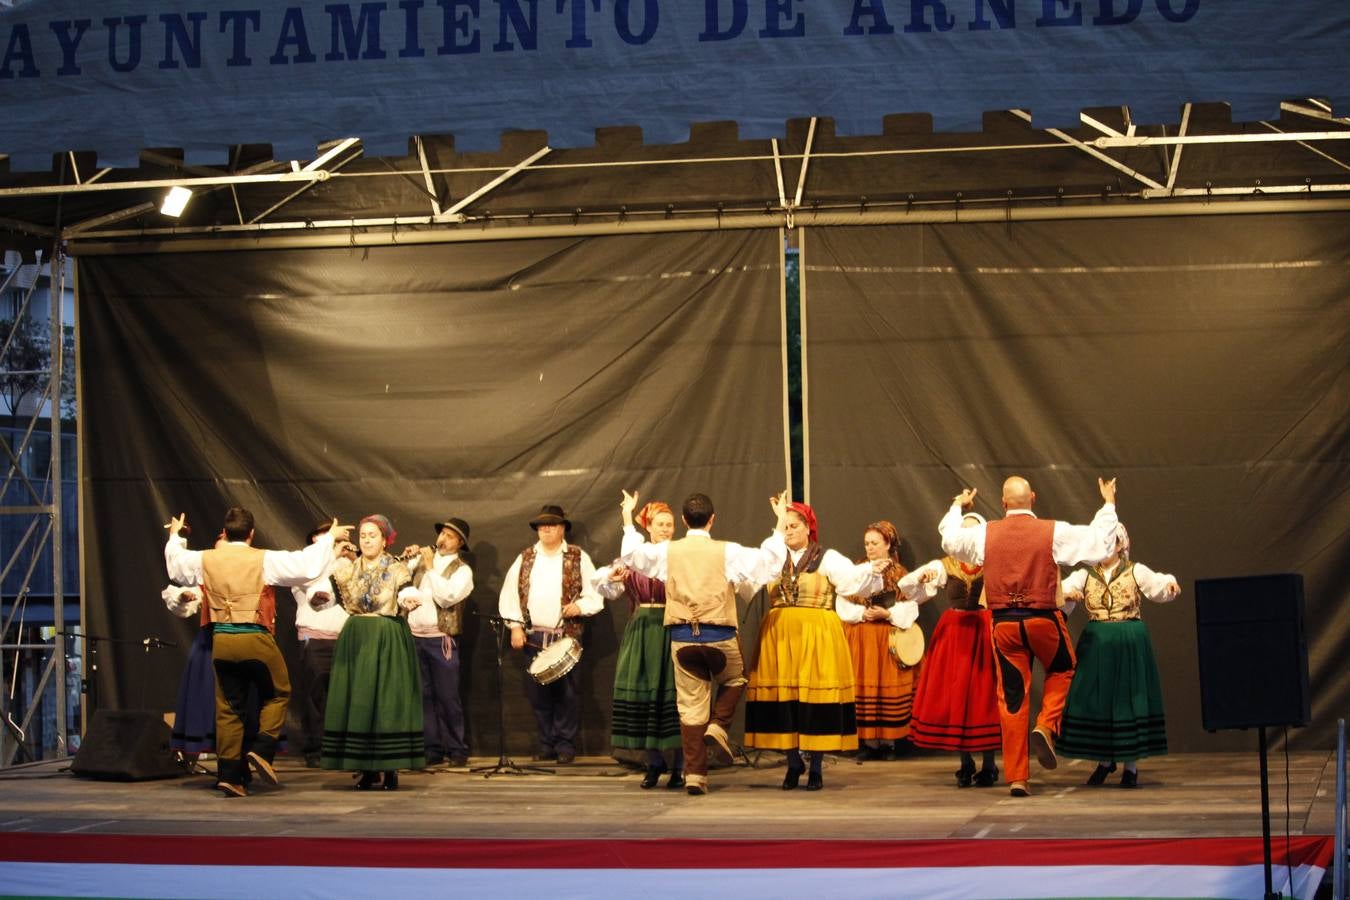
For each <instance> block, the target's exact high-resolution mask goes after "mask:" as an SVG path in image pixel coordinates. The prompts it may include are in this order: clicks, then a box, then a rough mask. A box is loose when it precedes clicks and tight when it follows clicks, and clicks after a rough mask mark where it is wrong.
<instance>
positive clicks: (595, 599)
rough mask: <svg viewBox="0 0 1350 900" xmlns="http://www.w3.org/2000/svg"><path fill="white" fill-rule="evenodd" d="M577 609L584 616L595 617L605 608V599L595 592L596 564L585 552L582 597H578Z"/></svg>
mask: <svg viewBox="0 0 1350 900" xmlns="http://www.w3.org/2000/svg"><path fill="white" fill-rule="evenodd" d="M577 608H578V609H580V610H581V614H582V615H583V616H593V615H595V614H596V613H598V612H599V611H600V610H602V609H604V608H605V598H604V597H601V596H600V595H599V594H598V593H596V590H595V563H593V562H591V557H590V555H589V554H587V553H586V551H585V550H582V551H581V595H580V596H579V597H577Z"/></svg>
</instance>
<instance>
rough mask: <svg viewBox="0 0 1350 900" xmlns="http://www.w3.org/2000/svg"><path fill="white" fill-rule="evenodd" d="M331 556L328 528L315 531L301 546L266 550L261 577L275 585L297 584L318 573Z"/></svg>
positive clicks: (314, 577)
mask: <svg viewBox="0 0 1350 900" xmlns="http://www.w3.org/2000/svg"><path fill="white" fill-rule="evenodd" d="M332 558H333V534H332V532H325V533H324V534H321V535H319V539H318V540H316V541H315V542H314V543H312V544H310V545H309V546H308V547H306V548H305V549H303V550H289V551H287V550H268V551H267V552H265V553H264V554H263V565H262V569H263V570H262V576H263V581H264V582H266V583H267V584H273V585H276V586H277V587H300V586H302V585H305V584H308V583H309V582H311V581H313V580H314V579H316V578H318V577H319V576H320V575H322V574H323V571H324V569H326V568H327V567H328V563H329V562H330V561H331V560H332Z"/></svg>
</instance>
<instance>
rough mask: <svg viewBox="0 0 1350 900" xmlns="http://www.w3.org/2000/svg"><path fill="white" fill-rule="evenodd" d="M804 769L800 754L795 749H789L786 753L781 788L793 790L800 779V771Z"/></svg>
mask: <svg viewBox="0 0 1350 900" xmlns="http://www.w3.org/2000/svg"><path fill="white" fill-rule="evenodd" d="M805 771H806V763H804V762H802V755H801V754H800V753H798V752H797V751H796V750H789V751H788V753H787V774H786V775H784V776H783V790H785V791H795V790H796V789H797V784H798V782H800V781H801V780H802V772H805Z"/></svg>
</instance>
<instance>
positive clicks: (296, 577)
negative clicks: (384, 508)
mask: <svg viewBox="0 0 1350 900" xmlns="http://www.w3.org/2000/svg"><path fill="white" fill-rule="evenodd" d="M186 520H187V517H186V516H184V515H181V514H180V515H179V516H177V517H176V518H174V519H172V520H170V522H169V524H168V525H166V526H165V527H166V528H168V529H169V540H168V542H167V543H166V544H165V545H164V563H165V566H166V567H167V568H168V570H169V578H171V579H172V580H173V581H175V582H177V583H179V584H200V585H201V586H202V593H203V594H205V596H206V604H207V607H208V609H209V611H210V617H211V622H212V630H213V632H214V634H213V636H212V642H211V663H212V666H213V668H214V669H215V671H216V778H217V780H216V787H217V788H218V789H219V790H220V791H221V792H222V793H224V794H225V796H226V797H246V796H248V790H247V789H246V788H245V786H244V785H245V782H246V781H247V780H248V768H249V767H250V766H252V767H253V769H254V770H255V771H256V772H257V773H258V775H259V776H260V777H262V779H263V780H264V781H267V782H270V783H272V784H276V783H277V775H276V771H275V770H274V769H273V768H272V759H273V757H274V755H275V754H276V749H277V741H278V739H279V738H280V737H281V727H282V725H284V724H285V722H286V704H287V702H288V701H289V700H290V697H291V680H290V676H289V675H288V674H287V672H286V661H285V660H284V659H283V658H282V656H281V651H280V650H279V649H278V648H277V642H276V640H275V639H273V637H272V634H271V632H270V631H269V630H268V626H269V625H271V624H272V623H273V622H274V621H275V619H276V601H275V600H274V599H271V592H270V591H269V592H264V588H265V587H266V586H267V585H269V584H270V585H275V586H277V587H300V586H302V585H304V584H306V583H307V582H311V581H313V580H314V579H316V578H318V577H319V576H320V575H321V574H322V573H323V571H324V569H325V568H326V567H327V566H328V564H329V562H331V560H332V558H333V541H334V539H337V540H345V539H346V537H347V535H348V534H349V533H350V532H351V526H350V525H338V523H337V519H334V520H333V524H332V526H331V527H330V528H329V529H328V532H327V533H325V534H323V535H320V536H319V537H318V538H317V539H315V541H314V542H313V543H312V544H310V545H309V546H308V547H306V548H305V549H304V550H297V551H294V552H291V553H283V552H280V551H277V550H259V549H257V548H255V547H254V546H253V513H251V512H249V511H248V510H247V509H244V508H243V507H242V506H234V507H231V508H230V509H229V510H228V511H227V512H226V513H225V527H224V528H223V529H222V530H223V533H224V538H225V540H224V542H222V543H219V544H217V546H216V548H215V549H213V550H188V549H187V542H186V541H185V540H184V539H183V538H182V537H181V536H180V535H179V532H180V531H182V530H183V525H184V524H185V523H186ZM250 688H255V689H256V690H257V692H258V698H259V699H260V701H261V702H262V709H261V711H260V712H259V716H258V718H259V723H258V735H257V736H256V737H255V738H254V739H253V742H252V744H251V745H250V746H248V747H245V746H244V721H243V719H244V712H245V707H246V705H247V701H248V695H249V689H250Z"/></svg>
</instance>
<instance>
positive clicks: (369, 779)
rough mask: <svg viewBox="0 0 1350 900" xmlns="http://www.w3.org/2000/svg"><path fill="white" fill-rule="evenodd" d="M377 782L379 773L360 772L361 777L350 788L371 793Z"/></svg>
mask: <svg viewBox="0 0 1350 900" xmlns="http://www.w3.org/2000/svg"><path fill="white" fill-rule="evenodd" d="M379 781H380V773H379V772H362V773H361V777H360V778H358V779H357V781H356V784H354V785H352V787H354V788H355V789H356V790H358V791H372V790H374V789H375V785H376V784H378V783H379Z"/></svg>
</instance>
